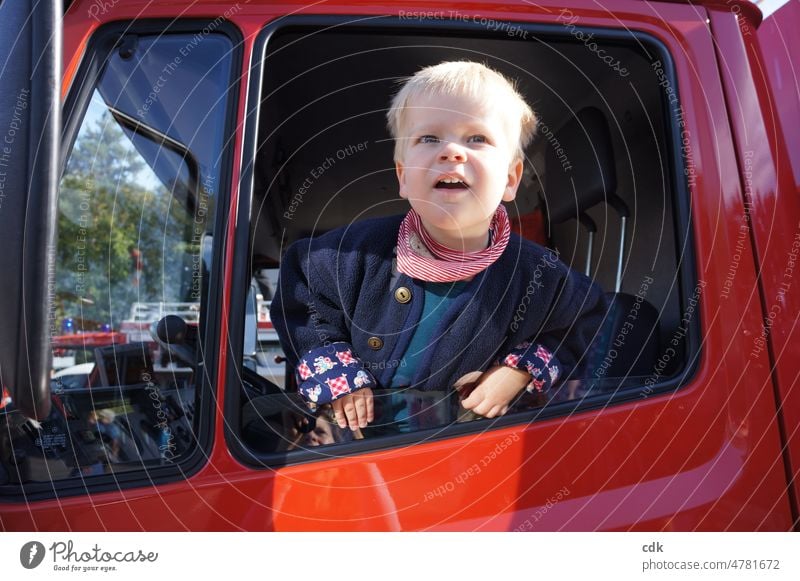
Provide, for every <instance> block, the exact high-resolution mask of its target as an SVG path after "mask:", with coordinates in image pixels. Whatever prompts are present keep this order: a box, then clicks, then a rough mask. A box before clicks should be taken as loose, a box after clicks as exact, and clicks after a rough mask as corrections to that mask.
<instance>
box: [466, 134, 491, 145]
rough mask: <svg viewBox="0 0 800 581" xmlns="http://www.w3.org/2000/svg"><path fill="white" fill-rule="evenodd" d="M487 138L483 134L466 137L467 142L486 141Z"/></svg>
mask: <svg viewBox="0 0 800 581" xmlns="http://www.w3.org/2000/svg"><path fill="white" fill-rule="evenodd" d="M488 142H489V140H488V139H486V136H485V135H470V136H469V138H468V139H467V143H488Z"/></svg>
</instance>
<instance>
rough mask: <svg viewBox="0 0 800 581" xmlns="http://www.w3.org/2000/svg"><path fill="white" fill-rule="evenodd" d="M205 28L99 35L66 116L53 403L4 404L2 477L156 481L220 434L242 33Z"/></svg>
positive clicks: (69, 484) (30, 481)
mask: <svg viewBox="0 0 800 581" xmlns="http://www.w3.org/2000/svg"><path fill="white" fill-rule="evenodd" d="M201 28H202V27H201ZM160 30H161V29H160ZM195 36H196V33H195V32H194V31H193V32H192V33H189V32H185V33H173V34H169V33H167V34H160V33H159V34H156V33H153V32H151V33H149V34H148V33H146V32H145V33H143V34H139V33H137V32H136V31H135V30H134V29H131V28H129V29H125V31H124V32H123V29H122V28H120V27H119V26H116V27H106V29H105V30H101V31H100V32H98V33H97V34H96V36H95V38H94V39H93V42H92V43H91V44H90V48H89V50H88V53H87V57H86V58H85V61H84V65H83V74H82V76H79V78H80V79H81V80H82V83H75V86H73V90H72V93H71V94H70V99H69V100H68V101H67V114H65V125H66V131H65V135H66V139H67V147H65V152H66V153H65V155H66V161H65V165H64V170H63V175H62V179H61V183H60V188H59V199H58V238H57V243H56V247H55V250H54V252H55V254H56V270H55V288H54V296H53V303H54V306H53V308H54V309H55V313H54V319H55V321H56V323H55V325H56V326H55V328H54V329H52V334H53V337H52V346H53V368H52V374H51V377H52V382H51V392H52V406H51V412H50V415H49V417H47V418H46V419H45V420H44V421H41V422H37V421H34V420H30V419H28V418H26V417H24V416H22V414H20V413H19V412H17V411H16V410H15V407H14V403H13V401H12V402H11V403H10V404H9V405H6V406H5V407H4V408H3V409H2V413H1V414H0V423H1V424H2V429H0V484H11V485H14V484H23V485H26V489H27V490H28V491H33V492H36V491H37V490H38V489H39V488H41V487H42V486H45V488H49V489H50V490H54V489H56V488H58V489H60V490H62V491H66V490H67V489H69V488H72V489H80V488H82V487H83V486H98V485H100V486H102V485H103V484H104V483H106V484H108V483H110V482H113V485H114V486H120V485H121V483H122V482H125V481H126V479H127V480H130V481H135V480H136V479H139V480H140V481H141V479H142V478H145V479H148V480H149V479H150V478H151V477H152V476H154V475H158V474H164V472H163V471H162V472H159V468H162V467H163V468H166V469H171V470H172V471H173V472H176V473H177V472H178V470H177V468H176V467H177V465H178V464H179V463H182V462H185V460H186V459H187V458H189V457H190V456H191V455H192V454H193V453H195V452H197V451H198V448H199V446H200V445H201V443H202V442H203V441H204V439H205V440H207V439H208V434H207V433H205V434H204V433H203V430H206V428H203V427H202V426H203V423H204V422H202V421H201V418H202V413H203V412H202V409H201V408H202V407H203V406H205V407H206V408H207V407H208V403H207V402H208V399H209V398H208V394H204V389H205V388H204V387H203V386H204V385H205V383H204V377H203V370H204V359H205V358H204V355H203V349H202V346H203V340H204V330H205V326H206V325H207V322H206V321H207V317H208V315H207V308H208V307H207V305H208V293H209V280H210V272H211V270H212V252H211V241H212V239H213V235H214V228H215V213H216V208H217V205H218V199H219V197H220V193H221V191H222V190H221V188H220V181H221V178H222V177H223V175H224V171H223V167H224V166H223V164H222V152H223V150H224V147H225V130H226V129H225V128H226V119H227V116H228V101H229V99H228V91H229V88H230V86H231V41H230V40H229V39H228V38H227V37H226V36H225V35H223V34H219V33H217V34H207V35H204V36H203V41H202V42H201V43H198V42H197V39H196V37H195ZM170 317H173V318H179V319H180V323H181V325H182V327H181V328H180V329H179V331H180V332H179V333H176V331H175V328H174V321H172V324H168V323H170V319H169V318H170ZM178 335H179V336H178ZM205 413H207V411H206V412H205ZM206 432H207V430H206ZM145 470H147V472H144V471H145ZM90 477H91V478H90ZM37 483H41V484H39V485H37ZM37 486H38V487H37Z"/></svg>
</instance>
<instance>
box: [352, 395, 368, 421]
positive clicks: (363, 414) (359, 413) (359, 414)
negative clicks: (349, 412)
mask: <svg viewBox="0 0 800 581" xmlns="http://www.w3.org/2000/svg"><path fill="white" fill-rule="evenodd" d="M365 395H366V394H364V393H362V392H360V391H359V392H357V393H356V394H355V396H354V399H355V417H356V423H353V422H350V429H351V430H353V431H355V429H356V428H357V427H358V428H366V427H367V398H366V397H365Z"/></svg>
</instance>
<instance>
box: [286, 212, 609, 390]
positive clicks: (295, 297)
mask: <svg viewBox="0 0 800 581" xmlns="http://www.w3.org/2000/svg"><path fill="white" fill-rule="evenodd" d="M402 219H403V216H392V217H388V218H378V219H372V220H365V221H362V222H356V223H354V224H351V225H349V226H347V227H343V228H339V229H336V230H333V231H331V232H328V233H326V234H324V235H322V236H319V237H316V238H307V239H303V240H299V241H297V242H295V243H294V244H292V245H291V246H290V247H289V248H288V249H287V251H286V253H285V255H284V257H283V260H282V262H281V270H280V278H279V280H278V289H277V292H276V295H275V298H274V300H273V301H272V306H271V309H270V315H271V318H272V322H273V324H274V326H275V329H276V330H277V332H278V335H279V337H280V340H281V346H282V347H283V350H284V353H285V354H286V356H287V358H288V360H289V362H290V364H291V365H293V366H294V367H295V368H297V369H298V374H299V379H300V384H299V385H300V391H301V393H302V394H303V395H304V396H305V397H306V398H307V399H308V400H309V401H310V402H312V403H327V402H328V401H330V399H336V398H337V397H339V396H340V395H344V394H345V393H348V392H350V391H355V389H357V388H361V387H375V386H376V385H377V386H380V387H386V386H388V385H389V382H390V380H391V378H392V376H393V375H394V372H395V370H396V368H397V366H398V364H399V362H400V360H401V358H402V357H403V355H404V353H405V351H406V349H407V347H408V345H409V343H410V341H411V337H412V335H413V332H414V329H415V326H416V323H417V322H418V321H419V319H420V315H421V314H422V307H423V297H424V287H423V286H422V285H423V284H424V283H423V282H422V281H419V280H416V279H412V278H411V277H409V276H407V275H405V274H402V273H398V272H397V270H396V264H395V260H394V256H395V247H396V244H397V232H398V230H399V226H400V222H401V221H402ZM400 287H404V288H405V289H406V291H410V299H409V297H408V292H403V291H402V290H401V292H399V293H398V292H397V289H398V288H400ZM605 310H606V304H605V299H604V296H603V292H602V291H601V289H600V288H599V287H598V286H597V285H596V284H593V283H592V282H591V281H590V280H589V279H588V278H587V277H585V276H584V275H582V274H580V273H577V272H575V271H572V270H570V269H569V267H567V266H566V265H565V264H564V263H562V262H561V261H559V260H558V258H557V256H556V255H555V254H554V253H553V252H552V251H550V250H548V249H546V248H543V247H541V246H539V245H537V244H534V243H532V242H530V241H528V240H525V239H523V238H521V237H519V236H517V235H516V234H512V235H511V239H510V241H509V243H508V246H507V247H506V249H505V251H504V252H503V254H502V255H501V256H500V258H499V259H498V260H497V261H496V262H495V263H494V264H492V265H491V266H490V267H489V268H488V269H486V270H484V271H483V272H481V273H480V274H478V275H477V276H475V277H474V278H473V279H472V281H470V282H469V283H468V284H467V286H466V288H465V289H464V291H463V292H462V293H461V295H459V296H458V297H457V298H456V299H455V300H454V301H453V303H452V304H451V305H450V307H449V309H448V310H447V312H446V313H444V315H443V316H442V318H441V320H440V321H439V323H438V327H437V330H436V331H435V333H434V337H435V339H434V341H435V348H433V349H429V350H427V351H426V354H425V356H424V357H423V359H422V362H421V364H420V366H419V368H418V369H417V373H416V376H415V377H414V380H413V384H414V387H415V388H418V389H423V390H425V389H429V390H433V389H437V390H445V389H447V388H449V387H450V386H452V384H453V383H454V382H455V381H456V380H457V379H458V378H460V377H461V376H463V375H464V374H466V373H468V372H471V371H484V370H486V369H487V368H488V367H489V366H490V365H492V364H494V363H495V362H497V361H498V359H503V358H506V356H507V355H509V354H511V355H510V357H509V359H514V361H517V360H518V359H519V357H518V355H525V353H526V351H527V350H528V348H529V345H533V347H531V348H530V354H531V356H533V354H534V353H533V352H534V350H535V349H536V348H538V347H539V346H543V347H545V348H546V350H545V351H544V352H545V353H546V352H547V351H548V350H549V353H550V354H552V355H553V356H554V357H555V359H554V362H553V363H555V361H556V360H557V361H558V364H559V366H560V369H558V368H555V367H553V368H551V369H550V370H549V371H550V375H551V377H552V379H553V380H555V376H556V375H560V376H561V378H562V379H565V378H576V377H580V376H582V375H583V373H584V370H583V366H584V359H585V356H586V355H587V353H586V351H587V348H588V346H589V344H590V343H591V342H592V340H593V339H594V337H595V334H596V333H597V330H598V328H599V326H600V324H601V322H602V318H603V315H604V313H605ZM542 352H543V351H541V350H540V351H539V353H542ZM514 354H517V356H516V357H515V355H514ZM528 359H530V358H528ZM528 359H526V358H525V357H523V362H522V363H525V362H526V361H527V366H528V367H527V369H528V370H529V371H531V373H532V374H533V375H534V376H535V377H539V375H537V372H539V371H540V369H533V368H532V364H531V363H530V361H528ZM546 359H549V356H548V357H546ZM534 360H535V361H537V362H538V363H542V362H541V361H539V360H538V359H536V358H535V357H534ZM522 363H521V364H520V365H518V367H520V368H521V369H522V368H524V367H523V365H522ZM543 363H545V364H546V363H547V360H545V361H544V362H543ZM506 364H508V362H507V361H506ZM551 365H552V364H551ZM538 367H540V368H541V367H542V365H538ZM545 369H546V366H545ZM365 370H366V371H365ZM370 372H371V373H370ZM373 375H374V378H373ZM544 375H545V376H547V375H548V374H547V373H545V374H544ZM331 378H333V383H332V382H331ZM322 381H324V382H325V383H326V384H327V385H328V386H330V387H331V390H332V392H333V393H332V396H331V395H330V394H327V393H324V392H326V389H327V388H326V386H325V385H323V384H322ZM337 381H338V382H340V383H338V384H337V383H336V382H337ZM550 384H551V381H550V380H549V379H548V380H547V381H546V387H549V386H550ZM315 385H316V386H317V387H315ZM541 385H542V383H541V382H539V386H541ZM320 387H321V388H322V389H320ZM320 392H323V393H322V395H320Z"/></svg>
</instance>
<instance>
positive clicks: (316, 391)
mask: <svg viewBox="0 0 800 581" xmlns="http://www.w3.org/2000/svg"><path fill="white" fill-rule="evenodd" d="M296 372H297V379H298V381H297V385H298V386H299V388H298V389H299V391H300V395H301V396H302V397H303V399H304V400H306V402H307V403H308V404H309V406H310V407H312V408H315V407H316V406H318V405H324V404H326V403H330V402H332V401H334V400H336V399H339V398H340V397H344V396H345V395H348V394H351V393H354V392H356V391H358V390H359V389H363V388H365V387H375V386H376V385H377V382H376V381H375V378H374V377H373V376H372V374H371V373H370V372H369V371H368V370H367V369H365V368H364V364H363V363H361V360H360V359H359V358H358V357H356V356H355V355H354V354H353V349H352V347H351V346H350V344H349V343H345V342H343V341H337V342H336V343H331V344H330V345H327V346H324V347H318V348H316V349H312V350H311V351H309V352H308V353H306V354H305V355H304V356H303V357H301V358H300V362H299V363H298V364H297V371H296Z"/></svg>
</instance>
